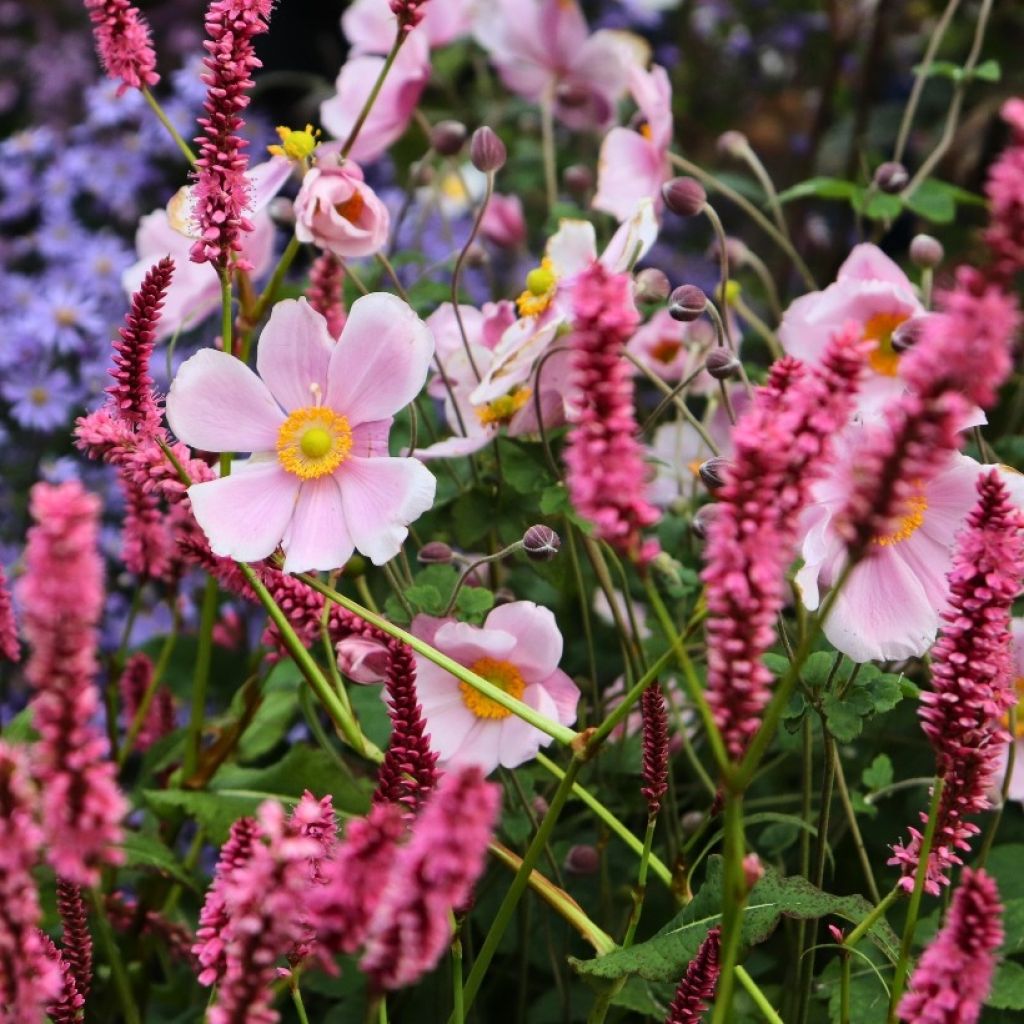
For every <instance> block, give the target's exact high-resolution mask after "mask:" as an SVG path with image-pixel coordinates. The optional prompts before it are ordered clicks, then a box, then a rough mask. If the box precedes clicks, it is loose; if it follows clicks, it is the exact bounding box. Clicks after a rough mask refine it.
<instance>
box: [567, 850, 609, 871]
mask: <svg viewBox="0 0 1024 1024" xmlns="http://www.w3.org/2000/svg"><path fill="white" fill-rule="evenodd" d="M562 866H563V867H564V868H565V870H566V871H568V872H569V874H570V875H596V874H597V872H598V870H599V869H600V867H601V855H600V854H599V853H598V852H597V847H596V846H589V845H584V844H583V843H580V844H578V845H576V846H570V847H569V852H568V853H567V854H566V855H565V863H564V864H563V865H562Z"/></svg>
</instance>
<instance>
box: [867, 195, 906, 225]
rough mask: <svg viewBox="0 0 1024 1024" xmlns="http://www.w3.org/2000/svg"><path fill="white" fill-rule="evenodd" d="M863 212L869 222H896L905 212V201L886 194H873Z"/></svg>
mask: <svg viewBox="0 0 1024 1024" xmlns="http://www.w3.org/2000/svg"><path fill="white" fill-rule="evenodd" d="M862 212H863V214H864V216H865V217H867V218H868V219H869V220H895V219H896V218H897V217H898V216H899V215H900V214H901V213H902V212H903V200H902V199H901V198H900V197H899V196H894V195H889V194H887V193H885V192H873V193H872V194H871V197H870V198H869V199H868V201H867V202H866V203H864V204H863V211H862Z"/></svg>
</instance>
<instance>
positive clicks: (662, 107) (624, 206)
mask: <svg viewBox="0 0 1024 1024" xmlns="http://www.w3.org/2000/svg"><path fill="white" fill-rule="evenodd" d="M629 88H630V92H632V94H633V99H634V100H635V101H636V105H637V107H638V108H639V115H640V118H641V120H640V123H639V125H638V127H637V128H636V129H635V130H634V129H633V128H613V129H612V130H611V131H610V132H609V133H608V134H607V135H606V136H605V137H604V142H602V143H601V155H600V156H599V157H598V163H597V192H596V193H595V194H594V198H593V200H591V203H590V205H591V206H593V208H594V209H595V210H604V211H605V213H610V214H611V215H612V216H613V217H615V218H616V219H617V220H625V219H626V218H627V217H628V216H629V215H630V214H631V213H632V212H633V210H634V209H636V204H637V203H638V202H639V201H640V200H641V199H645V198H646V199H650V200H651V201H652V202H653V203H654V208H655V210H657V211H660V210H661V204H662V199H661V186H662V185H663V184H664V183H665V182H666V181H667V180H668V178H669V176H670V174H671V172H670V170H669V164H668V150H669V146H670V145H671V144H672V85H671V83H670V82H669V80H668V75H667V74H666V72H665V69H664V68H663V67H659V66H658V65H655V66H654V67H652V68H651V70H650V71H645V70H644V69H643V68H641V67H636V66H634V67H632V68H630V71H629Z"/></svg>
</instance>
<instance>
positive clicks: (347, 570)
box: [342, 555, 366, 577]
mask: <svg viewBox="0 0 1024 1024" xmlns="http://www.w3.org/2000/svg"><path fill="white" fill-rule="evenodd" d="M342 572H343V573H344V574H345V575H346V576H352V577H355V576H362V575H363V573H365V572H366V559H365V558H363V556H362V555H353V556H352V557H351V558H350V559H349V560H348V561H347V562H346V563H345V567H344V569H342Z"/></svg>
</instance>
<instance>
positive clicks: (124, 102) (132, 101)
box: [85, 78, 146, 128]
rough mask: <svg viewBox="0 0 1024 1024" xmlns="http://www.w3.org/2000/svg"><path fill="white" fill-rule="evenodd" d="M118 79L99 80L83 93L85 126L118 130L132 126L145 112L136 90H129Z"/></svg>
mask: <svg viewBox="0 0 1024 1024" xmlns="http://www.w3.org/2000/svg"><path fill="white" fill-rule="evenodd" d="M123 89H124V86H123V85H122V83H121V82H120V80H118V79H111V78H101V79H100V80H99V81H98V82H95V83H93V84H92V85H90V86H89V88H88V89H86V91H85V111H86V113H85V117H86V124H87V125H88V126H89V127H91V128H119V127H121V126H123V125H129V124H132V125H134V123H135V122H137V121H139V120H140V119H141V117H142V115H143V114H144V113H145V110H146V101H145V99H143V96H142V93H141V92H139V90H138V89H129V90H127V91H126V92H124V94H123V95H122V94H121V92H119V90H123Z"/></svg>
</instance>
